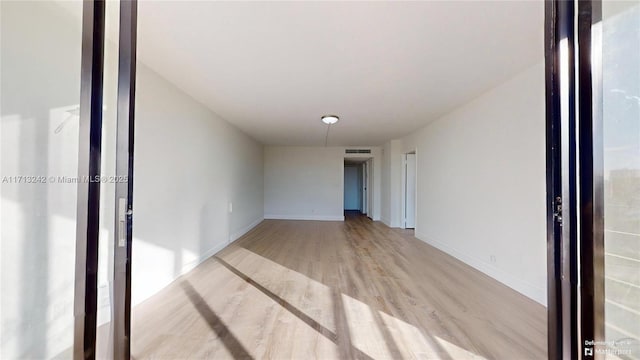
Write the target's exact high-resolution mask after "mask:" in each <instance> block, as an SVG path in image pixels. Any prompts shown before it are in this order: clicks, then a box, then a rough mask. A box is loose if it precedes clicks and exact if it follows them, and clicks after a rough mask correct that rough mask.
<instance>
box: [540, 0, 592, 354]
mask: <svg viewBox="0 0 640 360" xmlns="http://www.w3.org/2000/svg"><path fill="white" fill-rule="evenodd" d="M601 13H602V3H601V1H600V0H569V1H567V0H547V1H546V3H545V68H546V85H545V87H546V129H547V130H546V147H547V263H548V264H547V265H548V303H547V309H548V353H549V358H550V359H582V358H596V359H597V358H600V357H601V356H602V355H601V354H598V353H595V352H591V351H593V347H592V346H588V345H587V342H589V341H594V340H595V341H603V340H604V251H603V246H604V206H603V204H604V196H603V189H604V188H603V184H604V176H603V165H602V159H603V147H602V92H601V87H602V80H601V63H600V62H599V58H600V56H599V55H600V54H602V48H601V42H600V39H601V31H602V30H601V26H599V24H598V23H599V22H600V21H601ZM589 348H590V349H591V351H589V350H588V349H589Z"/></svg>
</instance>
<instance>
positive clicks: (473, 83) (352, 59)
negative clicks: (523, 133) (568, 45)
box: [138, 1, 544, 145]
mask: <svg viewBox="0 0 640 360" xmlns="http://www.w3.org/2000/svg"><path fill="white" fill-rule="evenodd" d="M543 8H544V5H543V3H542V2H538V1H517V2H515V1H511V2H510V1H472V2H461V1H448V2H444V1H442V2H440V1H438V2H436V1H429V2H255V3H249V2H212V1H194V2H187V1H141V2H140V3H139V12H138V16H139V17H138V21H139V30H138V51H139V59H140V60H141V61H142V62H144V63H145V64H146V65H147V66H149V67H151V68H152V69H154V70H155V71H157V72H158V73H160V74H162V75H163V76H165V77H166V78H167V79H169V80H170V81H171V82H173V83H175V84H176V85H177V86H178V87H179V88H181V89H182V90H183V91H185V92H186V93H188V94H190V95H191V96H193V97H194V98H196V99H197V100H199V101H200V102H202V103H204V104H205V105H206V106H208V107H209V108H211V109H212V110H213V111H214V112H216V113H217V114H219V115H220V116H222V117H223V118H224V119H226V120H227V121H229V122H231V123H233V124H235V125H236V126H237V127H239V128H240V129H242V130H243V131H244V132H246V133H247V134H249V135H251V136H252V137H254V138H255V139H257V140H258V141H260V142H262V143H264V144H274V145H275V144H278V145H324V140H325V129H326V128H325V126H326V125H324V124H322V123H321V122H320V116H321V115H323V114H337V115H339V116H340V118H341V121H340V122H339V123H338V124H336V125H333V126H332V127H331V132H330V135H329V145H380V144H382V143H384V142H385V141H387V140H389V139H393V138H398V137H401V136H403V135H406V134H408V133H410V132H412V131H414V130H416V129H418V128H421V127H423V126H424V125H426V124H427V123H429V122H430V121H432V120H434V119H436V118H438V117H439V116H440V115H442V114H445V113H447V112H448V111H450V110H452V109H454V108H455V107H457V106H459V105H461V104H464V103H465V102H467V101H469V100H470V99H472V98H474V97H476V96H478V95H480V94H481V93H482V92H484V91H486V90H488V89H490V88H492V87H493V86H495V85H497V84H499V83H500V82H502V81H504V80H506V79H508V78H509V77H511V76H513V75H515V74H516V73H518V72H519V71H521V70H523V69H525V68H526V67H528V66H530V65H532V64H534V63H536V62H538V61H541V60H542V57H543V32H544V27H543V10H544V9H543Z"/></svg>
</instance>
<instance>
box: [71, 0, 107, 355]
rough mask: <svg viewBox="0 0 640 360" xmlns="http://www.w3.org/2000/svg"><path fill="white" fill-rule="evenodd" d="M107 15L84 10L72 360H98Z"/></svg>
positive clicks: (88, 6)
mask: <svg viewBox="0 0 640 360" xmlns="http://www.w3.org/2000/svg"><path fill="white" fill-rule="evenodd" d="M104 9H105V4H104V1H102V0H95V1H85V2H84V3H83V10H82V60H81V75H80V80H81V85H80V124H79V148H78V178H79V181H78V199H77V204H78V205H77V223H76V266H75V268H76V270H75V272H76V274H75V294H74V348H73V354H74V355H73V356H74V358H75V359H95V356H96V321H97V305H98V234H99V230H100V181H99V176H100V156H101V150H102V149H101V147H102V97H103V86H102V85H103V70H104V69H103V64H104V29H105V27H104V25H105V11H104Z"/></svg>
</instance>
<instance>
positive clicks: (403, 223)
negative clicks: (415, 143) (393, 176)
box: [400, 149, 418, 229]
mask: <svg viewBox="0 0 640 360" xmlns="http://www.w3.org/2000/svg"><path fill="white" fill-rule="evenodd" d="M409 154H413V155H415V162H416V163H415V172H416V174H415V194H414V204H415V209H414V210H413V215H414V227H413V229H415V222H416V219H417V218H418V151H417V149H416V150H411V151H407V152H405V153H403V154H402V155H401V156H402V162H401V164H402V169H401V171H400V172H401V173H402V175H401V181H400V191H401V194H402V196H401V197H402V199H401V200H400V228H401V229H407V200H406V199H407V155H409Z"/></svg>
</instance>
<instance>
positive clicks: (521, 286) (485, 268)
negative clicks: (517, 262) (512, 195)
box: [415, 232, 547, 306]
mask: <svg viewBox="0 0 640 360" xmlns="http://www.w3.org/2000/svg"><path fill="white" fill-rule="evenodd" d="M415 237H416V238H418V239H420V240H422V241H424V242H425V243H427V244H429V245H431V246H433V247H435V248H437V249H439V250H441V251H444V252H445V253H447V254H449V255H451V256H453V257H454V258H456V259H458V260H460V261H462V262H464V263H465V264H467V265H469V266H471V267H473V268H475V269H476V270H479V271H481V272H483V273H485V274H487V275H489V276H491V277H492V278H494V279H496V280H498V281H500V282H501V283H503V284H504V285H507V286H508V287H510V288H512V289H513V290H515V291H517V292H519V293H521V294H522V295H524V296H526V297H528V298H530V299H532V300H534V301H536V302H537V303H540V304H542V305H544V306H547V296H546V289H544V288H542V289H541V288H539V287H537V286H534V285H532V284H530V283H528V282H526V281H522V280H521V279H518V278H517V277H515V276H513V275H511V274H509V273H508V272H505V271H504V270H502V269H499V268H497V267H495V266H493V265H491V264H490V263H487V262H485V261H482V260H480V259H478V258H477V257H475V256H472V255H467V254H465V253H464V252H462V251H460V250H458V249H456V248H454V247H453V246H450V245H447V244H445V243H443V242H440V241H437V240H434V239H433V238H430V237H429V236H426V235H424V234H421V233H418V232H416V234H415Z"/></svg>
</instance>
